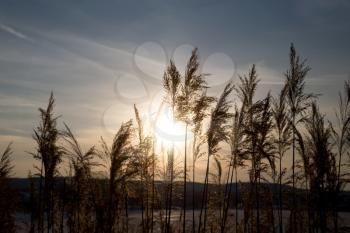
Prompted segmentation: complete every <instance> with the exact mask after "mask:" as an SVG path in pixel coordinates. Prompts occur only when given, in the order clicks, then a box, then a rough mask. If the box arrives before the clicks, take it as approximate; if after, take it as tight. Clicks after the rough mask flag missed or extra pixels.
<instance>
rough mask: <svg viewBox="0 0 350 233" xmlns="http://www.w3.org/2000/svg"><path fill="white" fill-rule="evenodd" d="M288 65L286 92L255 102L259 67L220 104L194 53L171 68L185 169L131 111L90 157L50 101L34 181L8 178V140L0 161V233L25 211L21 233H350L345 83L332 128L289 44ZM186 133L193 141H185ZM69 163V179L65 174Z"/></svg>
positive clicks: (169, 88) (168, 101) (349, 101)
mask: <svg viewBox="0 0 350 233" xmlns="http://www.w3.org/2000/svg"><path fill="white" fill-rule="evenodd" d="M289 61H290V63H289V67H288V69H287V71H286V72H285V74H284V76H285V84H284V86H283V87H282V89H281V91H280V93H279V94H278V95H277V96H272V95H271V94H270V93H268V94H267V96H266V97H265V98H263V99H260V100H257V99H256V98H255V93H256V90H257V87H258V83H259V79H258V73H257V70H256V68H255V66H254V65H253V66H252V67H251V69H250V70H249V71H248V73H247V74H246V75H243V76H241V77H239V80H238V82H237V83H235V84H233V83H232V82H229V83H227V85H226V87H225V88H224V90H223V93H222V94H221V96H220V97H219V98H214V97H211V96H208V95H207V89H208V88H209V87H208V86H207V84H206V81H205V76H206V75H204V74H202V73H200V71H199V59H198V53H197V50H194V51H193V52H192V55H191V57H190V59H189V61H188V63H187V66H186V69H185V73H184V74H180V73H179V72H178V69H177V67H176V66H175V64H174V63H173V62H172V61H171V62H170V64H169V66H168V67H167V69H166V71H165V73H164V78H163V86H164V90H165V96H164V103H163V104H162V105H161V107H162V106H163V105H167V106H168V107H169V108H170V109H171V110H172V113H173V115H174V120H176V121H180V122H183V124H184V125H185V127H184V144H183V147H184V148H183V151H184V154H183V156H182V157H183V158H182V159H181V163H180V164H179V163H178V162H177V161H176V154H177V153H179V152H178V151H177V150H175V145H174V144H173V145H172V146H169V148H167V149H164V150H157V149H156V148H157V143H159V142H157V140H156V137H155V132H152V131H151V132H147V131H146V130H144V124H143V122H142V120H141V117H140V114H139V112H138V109H137V107H136V106H135V107H134V111H135V119H136V121H135V122H136V123H135V124H134V123H133V121H132V120H129V121H126V122H125V123H123V124H122V125H121V127H120V129H119V131H118V132H117V133H116V135H115V136H114V138H113V140H112V142H111V144H108V143H107V142H106V141H105V140H103V139H102V138H101V141H100V143H99V146H96V147H95V146H92V147H91V148H89V149H87V150H83V149H82V147H81V146H80V145H79V143H78V140H77V138H76V137H75V136H74V134H73V132H72V131H71V129H70V128H69V127H68V126H67V125H65V127H64V129H58V128H57V121H58V120H59V118H58V117H57V115H56V114H55V113H54V97H53V95H51V97H50V99H49V104H48V106H47V107H46V108H40V109H39V111H40V121H39V124H38V127H36V128H35V129H34V134H33V139H34V142H35V143H36V150H35V151H33V152H32V153H31V155H32V156H33V157H34V159H36V160H38V162H39V163H38V164H39V166H38V167H36V169H35V170H34V171H33V172H32V173H31V174H29V185H27V186H26V187H23V186H22V187H21V185H18V183H17V185H16V180H13V179H10V176H11V171H12V169H13V165H12V164H13V163H12V161H11V154H12V150H11V144H10V145H9V146H8V147H7V148H6V149H5V150H4V152H3V154H2V157H1V160H0V232H4V233H6V232H15V231H16V221H15V215H16V213H18V212H21V211H26V212H29V213H30V219H29V221H28V225H27V228H26V229H23V231H24V232H30V233H44V232H47V233H49V232H72V233H78V232H96V233H99V232H101V233H107V232H108V233H112V232H113V233H114V232H123V233H126V232H134V231H135V229H136V232H142V233H146V232H147V233H150V232H162V233H172V232H183V233H184V232H192V233H194V232H197V233H204V232H213V233H226V232H227V233H229V232H244V233H274V232H280V233H281V232H290V233H297V232H298V233H304V232H308V233H316V232H321V233H325V232H336V233H337V232H347V231H349V229H347V228H346V227H344V226H343V225H342V224H341V221H339V211H340V210H343V211H344V210H348V209H349V206H347V205H348V204H349V202H348V201H349V200H348V199H349V193H347V192H344V188H345V186H346V184H347V182H348V181H349V176H348V174H347V171H348V167H347V166H348V162H349V145H350V82H345V84H344V91H343V92H341V93H340V94H339V105H338V109H337V111H336V113H335V114H336V119H337V121H336V122H329V121H327V120H326V119H325V116H324V115H323V114H322V113H320V111H319V108H318V105H317V97H318V95H317V94H313V93H308V92H307V90H306V89H305V78H306V77H307V74H308V72H309V70H310V68H309V67H308V66H307V64H306V63H305V61H304V60H302V59H300V58H299V56H298V55H297V53H296V51H295V49H294V47H293V45H292V46H291V48H290V54H289ZM161 107H160V108H161ZM156 121H157V117H155V120H154V122H156ZM189 132H191V134H190V133H189ZM190 135H191V137H193V138H192V143H190V144H189V143H187V140H185V138H186V139H187V138H188V137H189V136H190ZM223 148H229V151H230V153H229V154H228V153H226V151H225V153H224V150H223ZM287 157H289V158H290V159H289V158H288V160H291V161H292V164H291V166H290V167H286V166H285V160H287ZM161 158H165V161H166V162H165V163H164V166H163V165H162V163H161ZM200 160H202V161H203V160H204V161H205V176H204V177H205V178H204V180H203V181H202V182H201V184H198V183H195V181H198V178H196V175H198V174H197V172H196V169H198V167H197V168H196V165H197V166H198V162H199V161H200ZM67 163H68V164H69V166H68V167H67V168H66V170H67V171H68V172H67V175H65V176H63V175H62V174H60V173H59V169H58V168H59V166H60V165H62V164H67ZM96 170H103V171H105V173H104V174H105V175H101V174H100V173H97V172H95V171H96ZM238 170H245V171H246V173H247V174H248V176H249V182H247V183H241V182H240V178H239V174H240V173H239V172H238ZM133 209H138V210H139V211H140V212H141V221H140V223H135V222H132V221H130V216H129V214H130V211H131V210H133ZM175 209H180V210H182V211H180V212H181V214H180V215H179V217H178V219H173V218H171V216H172V213H173V212H174V210H175ZM232 209H233V210H234V211H235V213H233V214H232V212H231V211H230V210H232ZM238 209H241V210H242V211H243V218H241V219H239V218H238ZM184 210H186V211H184ZM286 210H287V211H288V214H289V217H288V220H287V222H285V221H283V216H282V214H283V211H286ZM196 211H197V212H199V214H196V215H195V212H196ZM189 213H191V216H188V215H189ZM135 224H137V225H136V226H135Z"/></svg>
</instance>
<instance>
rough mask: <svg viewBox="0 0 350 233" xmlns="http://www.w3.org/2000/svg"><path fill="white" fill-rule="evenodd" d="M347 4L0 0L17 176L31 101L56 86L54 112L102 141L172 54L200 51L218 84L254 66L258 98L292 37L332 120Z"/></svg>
mask: <svg viewBox="0 0 350 233" xmlns="http://www.w3.org/2000/svg"><path fill="white" fill-rule="evenodd" d="M349 10H350V2H349V1H346V0H334V1H326V0H310V1H302V0H296V1H277V0H276V1H270V0H266V1H250V0H246V1H213V0H203V1H199V0H198V1H195V0H190V1H177V2H175V1H66V0H63V1H47V0H42V1H34V0H26V1H14V0H3V1H1V2H0V97H1V100H0V105H1V108H0V146H1V148H4V147H5V145H6V144H7V143H8V142H10V141H13V142H14V151H15V153H14V161H15V165H16V167H15V175H16V176H26V175H27V173H28V170H29V169H31V168H32V164H33V159H32V158H31V156H29V155H28V154H26V152H25V151H33V141H32V139H31V134H32V129H33V127H35V126H36V125H37V124H38V111H37V108H38V107H42V106H45V104H46V102H47V99H48V96H49V93H50V91H51V90H52V91H54V94H55V97H56V100H57V103H56V112H57V113H58V114H59V115H62V117H61V118H60V125H62V122H63V121H64V122H66V123H68V124H69V125H70V126H71V127H72V129H73V130H74V132H76V133H77V135H78V137H79V139H80V141H81V142H82V143H83V144H84V145H91V144H96V142H97V141H98V140H99V138H100V136H104V137H107V138H108V137H110V136H111V135H112V133H113V132H114V131H115V129H117V128H118V127H119V125H120V123H121V122H122V121H125V120H127V119H128V118H130V117H132V115H133V112H132V103H137V104H138V105H139V106H140V108H141V109H142V111H143V112H149V111H151V110H150V105H151V104H152V103H153V102H152V101H153V100H154V96H156V95H158V94H159V90H160V88H161V78H162V77H161V75H162V72H163V69H164V67H165V65H166V63H167V62H168V60H169V59H170V58H173V59H174V60H175V62H176V64H178V65H179V66H180V69H181V66H183V64H185V61H186V58H187V57H188V54H189V51H190V50H191V49H192V48H193V47H198V48H199V52H200V56H201V61H202V63H203V67H202V70H203V71H205V72H208V73H211V74H212V76H211V77H210V80H209V83H210V84H212V85H214V86H217V89H215V88H214V89H213V91H212V93H213V94H218V93H217V90H219V89H220V87H221V86H220V84H222V83H223V82H224V81H225V80H227V79H230V78H231V77H234V78H235V77H236V75H237V74H243V73H246V72H247V70H248V68H249V67H250V66H251V64H253V63H255V64H257V67H258V72H259V74H260V79H261V85H260V87H259V93H258V95H259V96H263V95H265V94H266V93H267V92H268V91H269V90H272V92H273V93H276V92H277V91H278V90H279V88H280V87H281V83H282V82H283V72H285V70H286V69H287V67H288V49H289V45H290V43H291V42H293V43H294V44H295V46H296V48H297V50H298V51H299V52H300V54H301V56H302V57H304V58H308V64H309V65H310V66H311V68H312V71H311V72H310V74H309V77H308V81H307V85H308V90H309V91H314V92H317V93H322V94H323V95H322V96H321V97H320V106H321V110H322V111H323V112H325V113H326V114H327V115H328V116H329V118H331V119H332V117H333V108H334V107H335V106H336V104H337V95H338V94H337V93H338V91H340V90H342V85H343V82H344V81H345V80H347V79H348V78H349V74H350V68H349V67H350V45H349V42H350V14H349Z"/></svg>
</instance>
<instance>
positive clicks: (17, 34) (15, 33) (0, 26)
mask: <svg viewBox="0 0 350 233" xmlns="http://www.w3.org/2000/svg"><path fill="white" fill-rule="evenodd" d="M0 29H1V30H3V31H6V32H8V33H10V34H11V35H13V36H15V37H18V38H20V39H23V40H28V41H31V42H33V39H32V38H30V37H29V36H27V35H25V34H23V33H22V32H20V31H18V30H17V29H14V28H13V27H10V26H8V25H5V24H2V23H0Z"/></svg>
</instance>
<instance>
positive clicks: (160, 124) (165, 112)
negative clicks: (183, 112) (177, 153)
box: [154, 107, 185, 146]
mask: <svg viewBox="0 0 350 233" xmlns="http://www.w3.org/2000/svg"><path fill="white" fill-rule="evenodd" d="M154 131H155V135H156V137H157V140H159V141H160V142H162V143H163V144H166V145H168V146H169V145H171V144H178V143H183V142H184V140H185V126H184V124H183V123H182V122H179V121H176V120H175V119H174V116H173V113H172V111H171V108H170V107H164V108H163V109H161V111H160V114H159V117H158V119H157V121H156V123H155V126H154Z"/></svg>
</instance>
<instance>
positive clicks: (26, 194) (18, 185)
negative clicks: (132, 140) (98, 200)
mask: <svg viewBox="0 0 350 233" xmlns="http://www.w3.org/2000/svg"><path fill="white" fill-rule="evenodd" d="M63 180H64V178H63V177H58V178H56V183H55V185H56V190H58V191H61V190H62V187H63ZM33 181H34V182H35V183H37V184H38V183H39V178H34V179H33ZM96 181H97V182H106V180H102V179H98V180H96ZM9 183H10V186H11V187H12V188H13V189H14V190H15V191H16V192H17V193H18V195H19V202H20V208H21V209H24V210H25V209H27V208H28V206H29V200H30V180H29V179H28V178H10V179H9ZM139 184H140V182H139V181H134V182H131V185H130V186H131V187H130V188H131V189H133V188H135V189H137V188H138V187H140V185H139ZM203 187H204V185H203V183H195V184H194V193H195V203H194V204H195V207H196V208H199V207H200V203H201V197H202V190H203ZM156 188H157V189H158V190H159V191H160V192H161V193H162V190H163V189H165V188H166V183H164V182H161V181H156ZM225 188H226V187H225V185H215V184H210V190H211V191H212V193H211V194H212V195H219V193H220V191H221V192H223V191H224V190H225ZM227 188H228V190H229V189H231V193H232V202H231V207H232V208H233V207H235V203H236V201H235V195H236V190H237V196H238V208H241V200H242V197H243V196H244V195H247V194H248V193H249V192H251V190H250V188H251V186H250V184H249V183H247V182H245V183H239V184H236V183H232V184H231V185H230V186H228V187H227ZM174 190H175V193H178V194H179V195H175V197H174V206H175V207H181V206H182V200H181V196H182V190H183V183H182V182H176V184H175V185H174ZM260 190H261V192H262V193H263V192H269V193H271V194H272V197H273V203H274V206H275V207H276V206H278V203H279V184H274V183H262V184H261V185H260ZM282 190H283V198H284V201H286V200H291V198H290V197H291V196H290V193H291V190H292V187H290V186H288V185H283V186H282ZM297 193H298V194H299V195H298V196H299V197H300V198H299V199H300V200H299V201H301V202H302V201H303V197H305V194H306V192H305V190H303V189H297ZM242 195H243V196H242ZM187 197H188V198H187V204H188V206H189V208H192V182H188V183H187ZM338 200H339V201H338V210H339V211H349V212H350V191H344V192H342V193H341V194H340V195H339V198H338ZM129 204H130V206H131V208H139V207H138V203H137V200H135V199H133V198H132V197H130V203H129ZM287 204H288V203H287Z"/></svg>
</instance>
